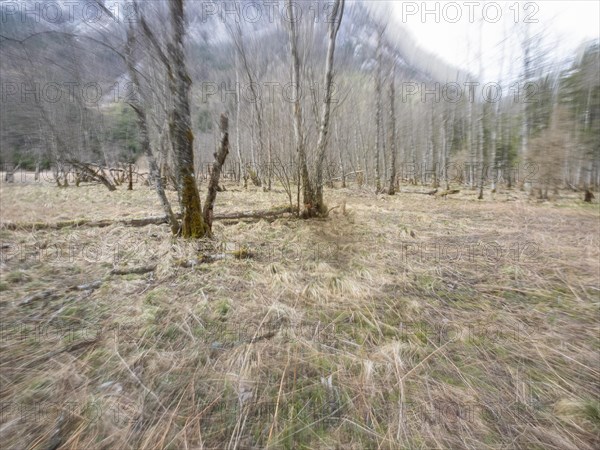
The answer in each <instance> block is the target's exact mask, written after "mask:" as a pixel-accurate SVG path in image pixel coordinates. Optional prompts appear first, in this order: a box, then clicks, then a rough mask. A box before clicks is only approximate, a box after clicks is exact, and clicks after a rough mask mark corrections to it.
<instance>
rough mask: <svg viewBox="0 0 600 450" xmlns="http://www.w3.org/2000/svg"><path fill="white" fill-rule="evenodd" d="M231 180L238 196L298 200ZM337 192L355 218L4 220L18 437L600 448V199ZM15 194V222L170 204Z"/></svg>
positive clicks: (9, 444)
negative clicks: (179, 227)
mask: <svg viewBox="0 0 600 450" xmlns="http://www.w3.org/2000/svg"><path fill="white" fill-rule="evenodd" d="M228 189H229V190H228V191H227V192H223V193H219V195H218V198H217V208H218V210H219V211H221V212H225V211H226V212H231V211H236V210H239V211H243V210H251V209H267V208H269V207H272V206H273V205H277V206H279V205H283V204H285V201H286V198H285V194H283V193H282V192H272V193H263V192H262V191H258V190H249V191H245V190H243V189H240V188H237V187H235V186H233V185H231V186H228ZM327 199H328V201H329V203H330V206H335V205H337V204H342V203H343V202H344V201H345V202H346V208H345V211H344V213H343V208H337V209H335V210H333V211H332V212H331V217H330V218H329V219H327V220H319V221H297V220H293V219H279V220H275V221H274V222H266V221H258V222H256V221H255V222H239V223H236V224H230V225H225V224H223V223H216V224H215V235H216V236H217V237H218V241H213V242H185V241H181V240H175V239H173V238H171V237H170V236H169V233H168V227H166V226H147V227H144V228H136V229H133V228H125V227H123V226H116V225H115V226H111V227H107V228H96V229H91V228H90V229H87V228H76V229H62V230H39V231H35V232H27V231H7V230H0V241H1V244H2V247H3V249H2V260H1V262H0V264H1V266H0V269H1V272H0V274H1V284H0V296H1V300H0V313H1V314H2V321H3V322H2V327H3V328H2V330H1V336H0V348H1V361H0V377H1V380H2V383H1V385H0V386H1V391H0V393H1V398H2V415H1V417H0V419H1V424H0V442H2V448H7V449H9V448H15V449H17V448H18V449H21V448H36V449H38V448H39V449H50V448H52V449H54V448H62V449H83V448H94V449H96V448H106V449H113V448H118V449H136V448H156V449H163V448H165V449H177V450H179V449H198V448H205V449H208V448H215V449H226V448H229V449H234V448H239V449H242V448H273V449H279V448H306V449H318V448H323V449H325V448H350V449H365V448H369V449H370V448H383V449H386V448H388V449H396V448H451V449H456V448H471V449H499V448H528V449H536V448H539V449H542V448H547V449H561V450H562V449H593V448H598V446H600V437H599V432H600V404H599V394H600V389H599V384H598V379H599V375H600V373H599V372H600V369H599V364H598V363H599V361H598V350H599V338H598V337H599V333H598V332H599V322H598V306H599V301H598V300H599V291H600V285H599V284H600V276H599V273H598V270H599V267H598V261H599V256H600V246H599V234H598V223H599V222H598V219H599V214H598V212H599V211H598V206H597V205H584V204H582V203H580V202H577V201H576V200H575V199H573V198H562V199H559V200H556V201H554V202H546V203H538V202H535V201H530V200H528V199H527V198H525V197H523V196H522V195H521V194H520V193H518V192H510V193H504V194H496V196H495V198H494V199H490V198H488V199H487V200H484V201H477V200H476V193H475V192H469V191H466V192H462V193H461V194H459V195H457V196H453V197H452V198H449V199H447V200H442V199H435V198H431V197H428V196H423V195H417V194H398V195H396V196H394V197H386V196H377V197H376V196H374V195H372V194H370V193H367V192H365V191H361V190H358V189H337V190H332V191H328V192H327ZM507 200H510V201H507ZM0 202H1V205H2V221H15V222H37V221H43V222H52V221H59V220H67V219H72V218H92V219H106V218H111V217H119V218H121V217H124V216H129V217H144V216H151V215H157V214H160V207H159V204H158V202H157V200H156V199H155V195H154V194H153V192H151V191H150V190H149V189H148V188H142V187H136V190H134V191H133V192H127V191H125V190H119V191H117V192H114V193H108V191H106V190H105V189H103V188H101V187H90V186H88V187H80V188H75V187H69V188H66V189H59V188H56V187H52V186H44V185H33V184H27V185H20V184H15V185H10V186H9V185H0ZM221 253H224V254H226V255H229V257H227V258H224V259H218V260H216V261H214V262H212V263H210V264H194V265H192V267H186V266H187V265H186V264H182V261H190V260H192V261H193V260H197V259H198V258H201V256H202V255H203V254H221ZM153 264H157V268H156V270H155V271H154V272H153V273H148V274H141V275H136V274H131V275H124V276H117V275H110V271H111V270H112V269H113V268H115V267H118V268H126V267H137V266H146V265H153ZM94 282H98V283H96V284H92V283H94ZM24 299H25V300H28V301H26V302H23V300H24Z"/></svg>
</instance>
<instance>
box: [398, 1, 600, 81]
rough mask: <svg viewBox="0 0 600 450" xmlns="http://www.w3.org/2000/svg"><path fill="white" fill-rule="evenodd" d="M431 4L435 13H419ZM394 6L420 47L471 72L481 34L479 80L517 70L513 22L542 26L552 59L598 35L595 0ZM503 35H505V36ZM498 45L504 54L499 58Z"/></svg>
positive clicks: (599, 6)
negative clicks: (481, 56)
mask: <svg viewBox="0 0 600 450" xmlns="http://www.w3.org/2000/svg"><path fill="white" fill-rule="evenodd" d="M423 3H425V5H426V6H425V8H424V7H423ZM470 4H472V6H469V5H470ZM515 5H516V6H515ZM436 7H437V8H438V11H439V13H438V14H433V13H432V14H426V15H425V16H423V13H424V10H425V9H427V10H430V11H435V9H436ZM394 9H395V13H396V14H397V19H398V20H399V21H400V22H401V23H403V24H404V26H405V27H407V28H408V29H409V31H410V32H411V33H412V34H413V36H414V38H415V39H416V41H417V42H418V43H419V45H420V46H421V47H423V48H425V49H427V50H429V51H432V52H434V53H437V54H438V55H440V56H441V57H442V58H443V59H444V60H446V61H447V62H449V63H451V64H453V65H457V66H459V67H461V68H463V69H468V70H470V71H471V72H472V73H473V74H475V75H478V74H479V71H480V64H479V58H478V54H479V52H480V44H479V42H480V39H479V36H480V34H481V36H482V39H481V54H482V55H483V58H482V61H483V64H482V69H483V79H485V80H486V81H496V80H498V79H499V78H500V71H501V68H502V72H503V73H504V77H502V78H505V77H506V75H507V74H508V73H509V71H511V70H512V73H513V74H514V73H518V71H519V69H520V64H521V62H520V61H521V60H520V50H519V46H518V40H519V39H518V32H517V30H516V26H515V23H516V22H518V23H519V24H520V25H521V27H522V26H523V25H524V23H525V22H526V21H527V22H531V23H530V25H529V26H530V27H531V28H532V31H540V30H542V31H543V32H544V34H545V43H546V45H548V46H550V47H551V48H552V49H553V51H552V52H551V55H550V56H551V58H554V59H560V58H564V57H568V56H573V55H574V50H575V49H576V48H577V47H578V46H579V45H580V44H581V43H582V42H583V41H584V40H589V39H594V38H596V39H597V38H598V36H599V35H600V31H599V29H600V2H599V1H597V0H589V1H573V0H570V1H537V2H518V3H517V2H514V1H513V2H487V1H486V2H469V1H464V2H463V1H457V2H444V1H441V2H433V1H430V2H422V1H418V2H417V1H415V2H411V1H396V2H395V3H394ZM517 11H518V12H517ZM453 22H454V23H453ZM506 36H507V37H508V39H506V40H505V39H504V38H505V37H506ZM503 41H505V44H503V43H502V42H503ZM503 45H504V52H505V53H504V54H505V55H506V56H505V57H504V59H502V57H501V55H502V49H503ZM517 66H518V67H517Z"/></svg>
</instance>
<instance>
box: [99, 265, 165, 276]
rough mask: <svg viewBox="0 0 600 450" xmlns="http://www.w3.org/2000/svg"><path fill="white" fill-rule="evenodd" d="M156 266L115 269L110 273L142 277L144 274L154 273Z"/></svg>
mask: <svg viewBox="0 0 600 450" xmlns="http://www.w3.org/2000/svg"><path fill="white" fill-rule="evenodd" d="M155 270H156V266H142V267H124V268H121V269H118V268H117V269H113V270H111V271H110V274H111V275H131V274H135V275H142V274H144V273H150V272H154V271H155Z"/></svg>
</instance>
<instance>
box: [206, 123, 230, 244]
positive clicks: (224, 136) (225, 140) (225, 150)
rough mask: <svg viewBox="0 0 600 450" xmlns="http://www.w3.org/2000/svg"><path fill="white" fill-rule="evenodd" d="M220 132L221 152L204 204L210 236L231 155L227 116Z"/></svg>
mask: <svg viewBox="0 0 600 450" xmlns="http://www.w3.org/2000/svg"><path fill="white" fill-rule="evenodd" d="M220 130H221V142H220V145H219V152H218V153H215V155H214V156H215V162H214V163H213V170H212V173H211V175H210V181H209V183H208V192H207V194H206V201H205V202H204V211H203V217H204V222H205V223H206V225H207V226H208V234H211V233H212V222H213V209H214V205H215V199H216V198H217V192H218V188H219V178H220V176H221V170H222V169H223V164H225V159H226V158H227V155H228V154H229V119H228V118H227V115H226V114H221V124H220Z"/></svg>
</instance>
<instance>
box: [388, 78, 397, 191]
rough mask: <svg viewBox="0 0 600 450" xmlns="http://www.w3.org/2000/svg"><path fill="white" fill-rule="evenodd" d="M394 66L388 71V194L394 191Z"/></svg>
mask: <svg viewBox="0 0 600 450" xmlns="http://www.w3.org/2000/svg"><path fill="white" fill-rule="evenodd" d="M394 71H395V67H393V68H392V71H391V73H390V129H389V135H390V187H389V189H388V194H389V195H394V194H395V193H396V86H395V82H396V80H395V78H394Z"/></svg>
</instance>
